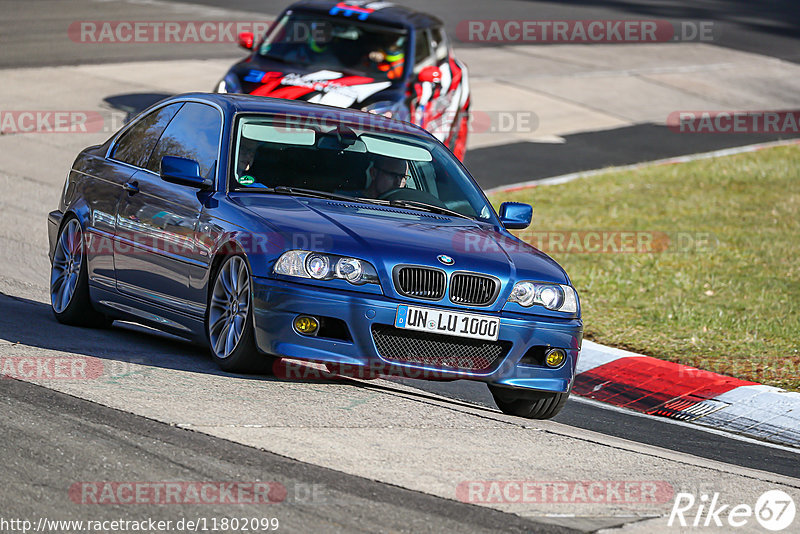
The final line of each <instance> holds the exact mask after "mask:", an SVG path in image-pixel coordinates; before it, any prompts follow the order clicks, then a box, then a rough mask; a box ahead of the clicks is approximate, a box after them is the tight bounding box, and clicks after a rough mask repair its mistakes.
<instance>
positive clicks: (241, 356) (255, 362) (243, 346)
mask: <svg viewBox="0 0 800 534" xmlns="http://www.w3.org/2000/svg"><path fill="white" fill-rule="evenodd" d="M231 262H235V263H236V265H237V266H238V267H240V268H243V269H245V270H246V279H247V289H246V290H244V293H246V297H247V303H248V306H247V313H246V316H244V318H243V325H242V326H243V328H242V330H241V334H240V336H239V338H238V339H237V340H236V342H235V344H234V348H233V349H232V350H230V351H227V350H223V351H220V350H219V345H217V346H216V347H215V340H216V341H220V337H221V336H222V334H221V333H219V334H218V335H216V336H215V335H214V334H215V332H216V329H215V332H212V331H211V328H210V324H209V323H210V321H211V319H212V317H213V318H215V319H218V318H219V317H218V316H216V313H217V312H218V311H219V306H218V301H215V291H217V289H218V283H221V280H220V277H221V276H224V274H223V273H226V271H225V269H230V267H231ZM227 273H228V274H229V273H230V271H227ZM223 290H224V286H223ZM212 306H214V307H215V308H214V309H212ZM236 309H237V310H238V305H237V308H236ZM231 311H232V310H230V309H229V310H228V312H229V313H230V312H231ZM237 313H238V311H237ZM205 324H206V328H205V329H206V340H207V341H208V349H209V352H210V353H211V358H212V359H213V360H214V361H215V362H216V363H217V365H218V366H219V368H220V369H222V370H223V371H228V372H235V373H258V374H272V369H273V365H274V363H275V360H276V358H275V357H273V356H268V355H266V354H263V353H261V352H260V351H259V350H258V346H257V345H256V339H255V320H254V318H253V291H252V276H251V274H250V265H249V264H248V262H247V259H246V258H245V257H244V256H243V255H241V254H235V255H231V256H228V257H226V258H225V259H224V260H223V261H221V262H220V263H219V265H218V266H217V268H216V269H215V270H214V272H213V273H212V276H211V278H210V280H209V291H208V308H207V310H206V320H205ZM232 327H233V324H231V328H232ZM225 343H227V342H225ZM223 349H227V347H224V348H223ZM220 352H223V354H220Z"/></svg>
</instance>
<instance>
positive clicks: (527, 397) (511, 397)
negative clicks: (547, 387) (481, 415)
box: [489, 386, 569, 419]
mask: <svg viewBox="0 0 800 534" xmlns="http://www.w3.org/2000/svg"><path fill="white" fill-rule="evenodd" d="M489 391H491V392H492V397H494V402H495V403H496V404H497V407H498V408H500V410H501V411H502V412H503V413H505V414H508V415H516V416H519V417H525V418H527V419H550V418H551V417H555V416H556V414H558V412H560V411H561V408H563V407H564V404H565V403H566V402H567V399H568V398H569V392H566V393H554V392H550V391H525V390H520V389H513V388H504V387H499V386H489Z"/></svg>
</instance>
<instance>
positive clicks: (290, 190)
mask: <svg viewBox="0 0 800 534" xmlns="http://www.w3.org/2000/svg"><path fill="white" fill-rule="evenodd" d="M265 191H266V192H268V193H280V194H283V195H297V196H304V197H314V198H326V199H329V200H341V201H343V202H356V203H358V202H361V203H364V204H378V202H375V201H373V200H372V199H369V198H357V197H350V196H347V195H340V194H337V193H328V192H327V191H317V190H316V189H303V188H301V187H288V186H285V185H279V186H276V187H270V188H269V189H265Z"/></svg>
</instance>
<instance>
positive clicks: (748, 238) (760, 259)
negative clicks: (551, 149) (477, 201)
mask: <svg viewBox="0 0 800 534" xmlns="http://www.w3.org/2000/svg"><path fill="white" fill-rule="evenodd" d="M492 201H493V202H495V203H496V204H498V205H499V203H500V202H503V201H517V202H527V203H530V204H533V205H534V208H535V213H536V217H535V219H534V224H533V226H532V229H528V230H523V231H522V232H520V233H519V235H520V237H522V238H523V239H524V240H525V241H528V242H529V243H531V244H533V245H534V246H537V247H538V248H541V249H542V250H544V251H545V252H547V253H548V254H550V255H551V256H552V257H553V258H554V259H556V260H557V261H558V262H559V263H561V265H562V266H563V267H564V268H565V269H566V270H567V273H569V275H570V277H571V279H572V282H573V284H574V285H575V287H576V288H577V290H578V292H579V294H580V296H581V302H582V306H583V318H584V325H585V334H586V337H587V338H588V339H592V340H594V341H597V342H599V343H603V344H607V345H612V346H616V347H622V348H626V349H629V350H633V351H636V352H640V353H643V354H648V355H651V356H655V357H657V358H661V359H665V360H670V361H674V362H678V363H683V364H687V365H691V366H694V367H699V368H701V369H706V370H709V371H714V372H718V373H721V374H726V375H730V376H735V377H738V378H743V379H748V380H753V381H756V382H761V383H765V384H770V385H775V386H779V387H784V388H787V389H790V390H794V391H800V342H798V336H800V147H798V146H797V145H793V146H787V147H777V148H770V149H766V150H762V151H759V152H753V153H747V154H740V155H736V156H729V157H723V158H716V159H710V160H700V161H695V162H690V163H682V164H675V165H662V166H652V167H646V168H643V169H639V170H634V171H625V172H609V173H607V174H603V175H600V176H595V177H591V178H586V179H579V180H576V181H573V182H569V183H566V184H562V185H555V186H543V187H536V188H531V189H525V190H521V191H516V192H512V193H503V194H497V195H495V196H494V197H493V198H492Z"/></svg>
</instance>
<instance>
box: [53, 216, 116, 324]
mask: <svg viewBox="0 0 800 534" xmlns="http://www.w3.org/2000/svg"><path fill="white" fill-rule="evenodd" d="M50 306H51V307H52V309H53V314H54V315H55V316H56V319H57V320H58V322H60V323H64V324H68V325H73V326H90V327H106V326H108V325H110V324H111V322H112V321H111V319H110V318H108V317H106V316H105V315H103V314H102V313H99V312H98V311H97V310H95V309H94V308H93V307H92V303H91V301H90V299H89V272H88V267H87V261H86V249H85V244H84V240H83V229H82V228H81V223H80V222H79V221H78V219H76V218H75V217H70V218H68V219H67V220H66V221H64V224H63V225H62V226H61V230H60V231H59V233H58V240H57V242H56V249H55V251H54V252H53V266H52V268H51V270H50Z"/></svg>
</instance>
